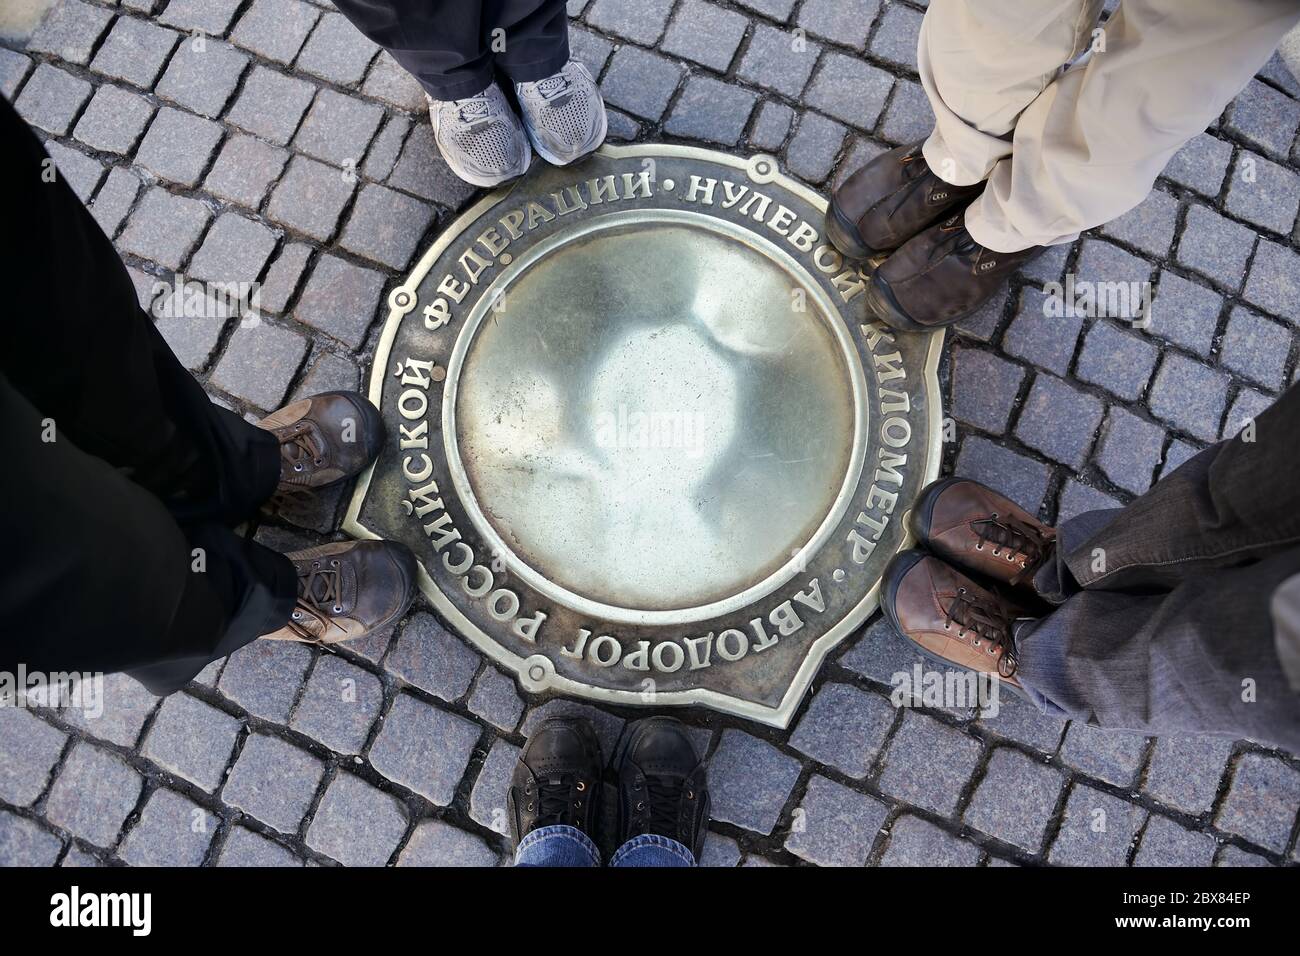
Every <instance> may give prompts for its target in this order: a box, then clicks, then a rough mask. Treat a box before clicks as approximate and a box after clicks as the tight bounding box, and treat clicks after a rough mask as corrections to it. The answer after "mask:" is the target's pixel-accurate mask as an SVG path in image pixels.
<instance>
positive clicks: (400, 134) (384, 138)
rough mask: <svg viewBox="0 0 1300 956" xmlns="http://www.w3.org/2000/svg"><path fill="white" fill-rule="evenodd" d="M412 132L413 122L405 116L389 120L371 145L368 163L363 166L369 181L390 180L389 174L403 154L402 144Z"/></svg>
mask: <svg viewBox="0 0 1300 956" xmlns="http://www.w3.org/2000/svg"><path fill="white" fill-rule="evenodd" d="M410 131H411V121H410V120H409V119H407V118H406V117H405V116H390V117H389V118H388V122H387V123H385V124H384V128H383V129H382V130H380V132H379V135H378V136H376V137H375V139H374V142H372V143H371V144H370V149H369V151H367V153H366V161H365V163H363V164H362V166H361V171H362V173H363V174H364V175H365V176H366V178H367V179H374V180H383V179H387V178H388V174H389V173H391V172H392V171H393V167H395V166H396V165H397V157H398V156H400V155H401V153H402V143H403V142H405V140H406V134H407V133H409V132H410Z"/></svg>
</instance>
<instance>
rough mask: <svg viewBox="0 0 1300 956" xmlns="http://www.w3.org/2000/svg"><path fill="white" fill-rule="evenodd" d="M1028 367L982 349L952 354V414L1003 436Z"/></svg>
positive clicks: (965, 349) (960, 420)
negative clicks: (1025, 367)
mask: <svg viewBox="0 0 1300 956" xmlns="http://www.w3.org/2000/svg"><path fill="white" fill-rule="evenodd" d="M1024 380H1025V370H1024V369H1023V368H1021V367H1020V366H1019V365H1016V364H1014V363H1012V362H1008V361H1006V360H1005V359H1002V358H999V357H998V356H996V355H994V354H993V353H992V352H986V351H984V350H983V349H968V348H958V349H954V350H953V355H952V405H951V414H952V417H953V418H955V419H957V421H959V422H964V423H966V424H967V425H974V426H975V427H976V428H981V429H983V430H984V431H987V432H992V433H993V434H995V435H1000V434H1002V433H1003V432H1005V431H1006V429H1007V422H1008V421H1009V420H1010V418H1011V410H1012V409H1013V408H1014V407H1015V403H1016V395H1017V394H1018V393H1019V391H1020V385H1021V383H1022V382H1023V381H1024Z"/></svg>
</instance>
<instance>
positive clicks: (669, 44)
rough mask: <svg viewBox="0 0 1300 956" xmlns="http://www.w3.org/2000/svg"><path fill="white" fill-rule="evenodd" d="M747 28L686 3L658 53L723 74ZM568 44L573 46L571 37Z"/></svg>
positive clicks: (730, 14)
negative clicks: (688, 61)
mask: <svg viewBox="0 0 1300 956" xmlns="http://www.w3.org/2000/svg"><path fill="white" fill-rule="evenodd" d="M748 26H749V21H748V20H747V19H746V18H745V17H744V16H742V15H741V14H739V13H736V12H735V11H733V10H723V9H721V8H719V7H716V6H714V5H713V4H711V3H705V2H704V0H686V2H685V3H683V4H682V6H681V8H680V9H678V11H677V16H676V17H674V18H673V22H672V25H671V26H669V28H668V32H667V33H666V34H665V35H664V40H663V43H661V44H660V49H661V50H663V51H664V52H665V53H669V54H671V55H673V56H680V57H685V58H686V59H688V60H694V61H695V62H696V63H702V64H703V65H704V66H707V67H709V68H710V69H714V70H717V71H718V72H719V73H725V72H726V71H727V67H728V66H730V65H731V61H732V59H733V58H734V57H735V55H736V50H737V49H739V47H740V41H741V40H742V39H743V38H744V36H745V29H746V28H747V27H748ZM574 32H576V31H574ZM569 42H570V44H572V42H573V35H572V33H571V34H570V38H569Z"/></svg>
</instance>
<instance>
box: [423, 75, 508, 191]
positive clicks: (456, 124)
mask: <svg viewBox="0 0 1300 956" xmlns="http://www.w3.org/2000/svg"><path fill="white" fill-rule="evenodd" d="M429 119H430V120H431V121H432V123H433V138H434V141H435V142H436V143H437V144H438V149H439V150H440V151H441V152H442V158H443V159H445V160H446V161H447V165H448V166H450V167H451V171H452V172H453V173H455V174H456V175H457V176H459V177H460V178H461V179H463V180H465V182H467V183H473V184H474V185H475V186H495V185H497V184H498V183H503V182H505V181H506V180H507V179H514V178H515V177H516V176H522V175H523V174H524V173H525V172H527V171H528V164H529V163H531V162H532V161H533V151H532V149H531V148H530V147H529V145H528V137H527V136H525V135H524V130H523V127H522V126H520V125H519V118H518V117H517V116H515V114H514V111H513V110H512V109H510V103H509V102H508V101H507V100H506V95H505V93H503V92H502V91H501V87H499V86H497V85H496V83H495V82H494V83H493V84H492V85H491V86H489V87H488V88H487V89H486V90H484V91H483V92H482V93H480V94H478V96H469V97H466V98H465V99H463V100H435V99H433V98H432V97H430V98H429Z"/></svg>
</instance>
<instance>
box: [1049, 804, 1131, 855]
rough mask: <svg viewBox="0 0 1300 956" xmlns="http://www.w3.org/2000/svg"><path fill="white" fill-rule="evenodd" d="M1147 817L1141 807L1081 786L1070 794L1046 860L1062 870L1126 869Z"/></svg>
mask: <svg viewBox="0 0 1300 956" xmlns="http://www.w3.org/2000/svg"><path fill="white" fill-rule="evenodd" d="M1146 815H1147V814H1146V811H1145V810H1143V809H1142V808H1141V807H1138V806H1134V805H1133V804H1131V803H1125V802H1124V801H1123V800H1120V799H1119V798H1118V797H1112V796H1111V795H1110V794H1108V793H1102V792H1101V791H1099V790H1094V789H1093V788H1092V787H1085V786H1082V785H1078V786H1076V787H1075V788H1074V789H1073V790H1072V791H1070V799H1069V800H1068V801H1067V802H1066V804H1065V817H1064V820H1063V821H1062V823H1061V831H1060V832H1059V833H1058V834H1057V835H1056V840H1055V841H1054V842H1053V843H1052V849H1051V852H1050V853H1048V855H1047V860H1048V862H1049V863H1054V864H1057V865H1059V866H1123V865H1124V864H1125V863H1126V862H1127V860H1128V853H1129V849H1130V847H1131V846H1132V845H1133V840H1134V838H1135V837H1136V836H1137V832H1138V830H1139V829H1140V828H1141V826H1142V822H1143V820H1145V819H1146Z"/></svg>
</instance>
